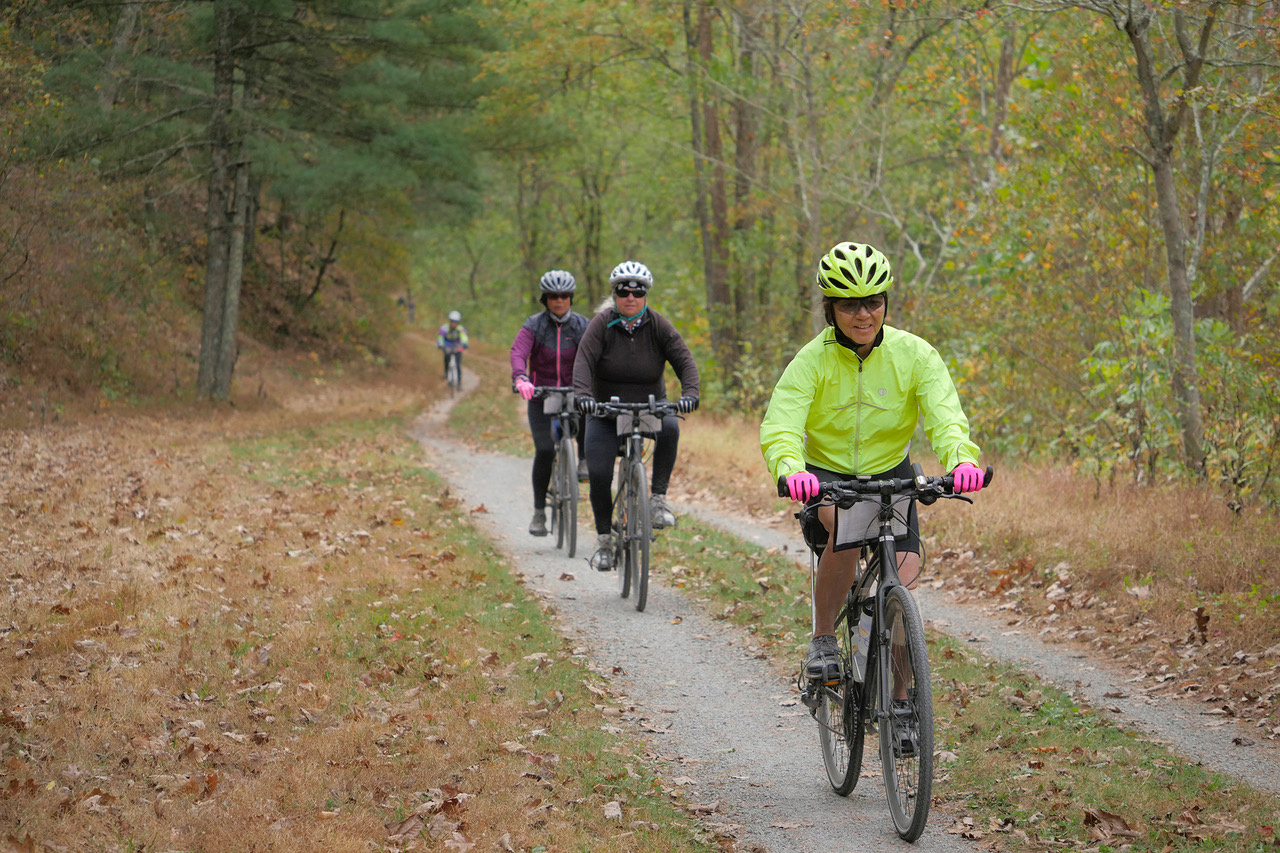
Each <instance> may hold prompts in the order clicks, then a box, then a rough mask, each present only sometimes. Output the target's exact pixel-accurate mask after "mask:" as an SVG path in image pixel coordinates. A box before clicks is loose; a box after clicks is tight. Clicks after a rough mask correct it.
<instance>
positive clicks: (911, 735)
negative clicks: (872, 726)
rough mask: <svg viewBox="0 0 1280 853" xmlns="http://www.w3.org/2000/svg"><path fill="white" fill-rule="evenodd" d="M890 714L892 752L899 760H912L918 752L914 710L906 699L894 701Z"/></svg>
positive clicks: (918, 742) (918, 734) (918, 732)
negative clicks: (891, 719)
mask: <svg viewBox="0 0 1280 853" xmlns="http://www.w3.org/2000/svg"><path fill="white" fill-rule="evenodd" d="M892 714H893V723H892V725H893V735H894V737H893V752H894V754H895V755H896V756H898V757H899V758H914V757H915V755H916V753H918V752H919V751H920V746H919V745H920V730H919V729H918V728H917V727H916V711H915V708H914V707H912V705H911V703H910V702H909V701H907V700H906V699H894V700H893V709H892Z"/></svg>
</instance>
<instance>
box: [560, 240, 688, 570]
mask: <svg viewBox="0 0 1280 853" xmlns="http://www.w3.org/2000/svg"><path fill="white" fill-rule="evenodd" d="M609 286H610V287H612V288H613V304H612V306H611V307H606V308H605V309H604V310H602V311H600V312H599V313H598V314H596V315H595V317H593V318H592V319H591V322H590V324H589V325H588V326H587V333H586V335H585V336H584V337H583V339H582V343H581V344H580V345H579V347H578V357H577V359H576V360H575V361H574V363H573V390H574V393H575V394H576V396H577V401H578V411H580V412H582V413H583V414H586V415H592V416H591V417H588V418H587V423H586V442H585V444H586V452H585V456H586V460H587V471H588V474H589V477H588V482H589V484H590V486H589V489H590V494H591V513H592V515H593V516H594V517H595V522H596V540H597V541H596V552H595V554H593V555H592V557H591V565H592V567H593V568H596V569H598V570H600V571H602V572H603V571H608V570H610V569H612V568H613V534H612V533H611V532H610V517H611V515H612V509H613V466H614V461H615V459H616V458H617V456H618V435H617V432H616V430H615V424H614V421H613V420H612V419H611V418H599V417H594V413H595V410H596V401H597V400H599V401H602V402H607V401H608V400H609V399H610V398H611V397H617V398H618V400H619V401H620V402H623V403H647V402H648V401H649V395H650V394H652V395H653V396H654V398H655V399H657V400H659V401H663V402H665V401H666V399H667V388H666V382H665V380H664V374H665V372H666V367H667V365H668V364H670V365H671V366H672V367H673V368H675V371H676V376H677V377H678V378H679V379H680V388H681V390H680V399H679V400H678V401H677V403H676V405H677V406H678V407H679V410H680V411H681V412H692V411H693V410H694V409H696V408H698V366H697V365H696V364H694V361H693V355H692V353H690V352H689V347H688V346H686V345H685V342H684V338H682V337H680V333H679V332H677V331H676V327H675V326H673V325H671V321H670V320H668V319H667V318H666V317H663V316H662V315H661V314H659V313H658V312H657V311H654V310H652V309H650V308H649V306H648V296H649V289H650V288H652V287H653V273H651V272H649V268H648V267H646V266H645V265H644V264H641V263H637V262H636V261H623V262H622V263H620V264H618V265H617V266H616V267H614V268H613V272H612V273H610V275H609ZM679 447H680V421H679V419H678V418H676V416H675V415H668V416H666V417H664V418H663V419H662V431H661V432H659V433H658V435H657V438H656V441H655V443H654V451H653V476H652V485H651V486H650V490H649V491H650V495H651V497H650V499H649V502H650V516H651V517H652V519H653V526H654V527H655V528H659V527H671V526H672V525H674V524H675V523H676V518H675V515H674V514H673V513H672V512H671V508H670V507H669V506H667V486H668V484H669V483H670V481H671V472H672V470H673V469H674V468H675V465H676V455H677V453H678V451H679Z"/></svg>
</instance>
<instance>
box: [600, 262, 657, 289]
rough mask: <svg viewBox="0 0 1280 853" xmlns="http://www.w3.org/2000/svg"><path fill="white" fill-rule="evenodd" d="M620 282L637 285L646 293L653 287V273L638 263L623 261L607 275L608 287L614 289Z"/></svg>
mask: <svg viewBox="0 0 1280 853" xmlns="http://www.w3.org/2000/svg"><path fill="white" fill-rule="evenodd" d="M622 282H633V283H635V284H638V285H640V286H641V287H643V288H644V290H645V292H646V293H647V292H648V291H649V288H651V287H653V273H651V272H649V268H648V267H646V266H645V265H644V264H642V263H640V262H639V261H623V262H622V263H620V264H618V265H617V266H616V267H614V268H613V272H611V273H609V286H610V287H616V286H618V285H619V284H621V283H622Z"/></svg>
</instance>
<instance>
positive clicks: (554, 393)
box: [533, 385, 578, 557]
mask: <svg viewBox="0 0 1280 853" xmlns="http://www.w3.org/2000/svg"><path fill="white" fill-rule="evenodd" d="M533 393H534V396H535V397H536V398H540V399H541V400H542V411H543V413H544V414H548V415H554V416H555V417H554V418H553V419H552V421H551V437H552V439H553V440H554V441H555V443H556V457H555V462H553V463H552V466H551V482H550V484H549V485H548V486H547V508H548V509H549V510H551V513H550V521H551V532H553V533H555V536H556V547H557V548H560V547H565V548H566V549H567V550H568V553H569V556H570V557H572V556H574V554H575V553H576V552H577V549H578V443H577V437H578V414H577V412H576V411H575V409H574V407H573V389H572V388H558V387H554V386H550V385H539V386H537V387H536V388H534V389H533Z"/></svg>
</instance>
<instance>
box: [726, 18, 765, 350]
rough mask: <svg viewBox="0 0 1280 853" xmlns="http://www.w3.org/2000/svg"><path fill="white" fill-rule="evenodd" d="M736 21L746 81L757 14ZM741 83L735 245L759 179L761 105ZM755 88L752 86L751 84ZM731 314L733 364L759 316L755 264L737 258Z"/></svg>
mask: <svg viewBox="0 0 1280 853" xmlns="http://www.w3.org/2000/svg"><path fill="white" fill-rule="evenodd" d="M736 19H737V23H738V45H739V47H738V67H739V73H740V74H741V76H742V77H743V79H744V80H745V81H752V80H754V78H755V77H756V73H757V72H756V51H757V50H758V49H759V34H758V28H759V26H760V24H759V18H758V17H756V16H754V15H753V14H751V13H750V12H749V11H748V10H740V11H739V13H738V14H737V16H736ZM743 88H744V86H740V87H739V89H738V91H739V94H737V95H736V96H735V97H734V99H733V117H734V179H733V233H734V234H735V235H737V236H738V238H739V239H738V241H737V242H738V245H739V246H745V245H746V244H747V241H748V239H749V235H750V233H751V231H752V230H753V229H754V228H755V225H756V216H755V211H754V207H753V205H752V193H753V192H754V191H755V188H756V183H757V181H758V180H759V175H758V170H759V151H760V139H759V135H760V107H759V105H758V104H757V103H756V101H755V99H754V97H752V96H743V95H742V94H741V91H742V89H743ZM753 88H754V87H753ZM734 266H735V270H734V278H735V280H736V282H737V286H736V287H735V288H734V306H733V309H734V310H733V315H734V318H735V321H736V322H735V328H734V333H733V341H732V346H733V359H734V363H735V364H736V363H737V362H738V360H739V359H741V357H742V343H741V338H743V337H744V336H746V335H749V334H751V332H750V330H748V329H747V328H745V324H746V323H747V318H749V317H755V316H758V314H759V312H758V311H757V310H756V308H757V302H756V297H757V286H756V275H757V270H756V266H755V264H753V263H750V262H747V263H743V262H742V261H741V260H739V261H738V262H737V263H736V264H734Z"/></svg>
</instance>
